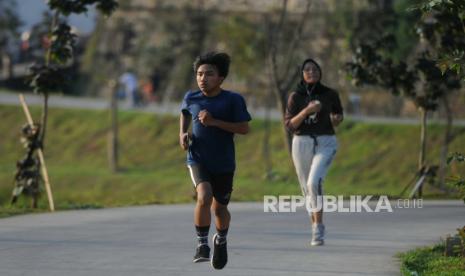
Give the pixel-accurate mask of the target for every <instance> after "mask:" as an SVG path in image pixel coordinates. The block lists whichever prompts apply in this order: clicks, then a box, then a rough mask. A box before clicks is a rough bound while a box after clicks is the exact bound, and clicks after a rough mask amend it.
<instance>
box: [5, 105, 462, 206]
mask: <svg viewBox="0 0 465 276" xmlns="http://www.w3.org/2000/svg"><path fill="white" fill-rule="evenodd" d="M31 110H32V113H33V117H34V118H36V119H38V118H39V115H40V113H39V112H40V109H39V108H38V107H33V108H32V109H31ZM0 116H1V118H2V123H1V124H0V206H3V208H1V209H0V214H1V213H3V214H11V213H13V214H14V213H15V212H18V213H21V212H23V210H24V208H25V207H26V206H28V204H29V202H28V200H21V201H20V202H19V203H18V205H17V207H15V208H11V207H10V206H9V201H10V196H11V191H12V189H13V182H12V180H13V175H14V173H15V162H16V161H17V160H19V159H21V158H22V157H23V155H24V154H25V150H24V149H23V148H22V145H21V143H20V142H19V135H20V134H19V132H20V128H21V126H22V125H23V124H24V123H25V121H26V120H25V117H24V115H23V112H22V110H21V109H20V107H18V106H6V105H0ZM119 124H120V125H119V128H120V135H119V141H120V166H121V168H122V170H121V172H119V173H116V174H112V173H111V172H110V171H109V169H108V165H107V132H108V129H109V113H108V112H107V111H92V110H75V109H73V110H67V109H60V108H53V109H51V110H50V114H49V124H48V126H47V137H46V141H45V158H46V162H47V167H48V170H49V175H50V179H51V184H52V191H53V195H54V198H55V205H56V206H57V208H58V209H68V208H99V207H110V206H127V205H138V204H153V203H160V204H166V203H182V202H191V201H192V193H193V189H192V185H191V183H190V179H189V175H188V172H187V169H186V168H185V165H184V160H185V153H184V152H183V151H182V150H181V149H180V147H179V146H178V118H176V117H172V116H162V115H155V114H145V113H137V112H120V113H119ZM264 130H265V127H264V122H263V121H261V120H253V121H252V131H251V133H250V134H249V135H246V136H236V138H235V139H236V145H237V147H236V152H237V155H236V159H237V172H236V176H235V183H234V193H233V197H232V200H234V201H261V200H263V195H279V194H295V195H298V194H299V193H300V188H299V185H298V183H297V178H296V176H295V172H294V168H293V165H292V162H291V159H290V157H289V155H288V153H287V151H286V148H285V146H284V140H283V135H282V133H283V132H282V129H281V125H280V123H279V122H273V123H272V124H271V133H272V134H271V137H270V148H271V163H272V167H273V172H272V179H271V180H267V179H266V177H265V175H266V171H265V157H264V155H263V143H262V141H263V140H264V133H265V131H264ZM337 132H338V133H337V135H338V139H339V151H338V153H337V155H336V158H335V160H334V163H333V165H332V167H331V169H330V171H329V174H328V176H327V178H326V182H325V185H324V188H325V192H326V193H327V194H335V195H368V194H373V195H381V194H382V195H389V196H398V195H399V193H400V192H401V191H402V189H403V188H404V186H405V185H406V184H407V183H408V182H409V181H411V179H412V178H413V177H414V172H415V170H416V166H417V153H418V150H419V145H418V141H419V127H418V126H402V125H377V124H367V123H354V122H349V121H347V122H344V123H343V124H342V125H341V127H340V128H339V129H338V130H337ZM428 135H429V141H428V155H427V159H428V162H429V163H431V164H437V163H438V159H439V152H440V144H441V141H442V135H443V127H441V126H435V125H432V126H429V128H428ZM454 151H462V152H464V151H465V135H464V134H462V135H461V136H459V137H457V138H456V139H455V140H454V142H453V143H452V145H451V147H450V152H454ZM449 170H450V173H458V174H461V175H465V173H464V172H465V168H463V166H462V167H460V165H459V164H454V165H453V166H452V167H450V168H449ZM424 194H425V196H426V197H444V195H443V194H441V193H440V192H439V191H437V190H436V189H434V188H432V187H426V188H425V190H424ZM46 206H47V201H46V197H45V193H44V194H43V196H42V199H41V201H40V207H41V208H42V209H45V208H46Z"/></svg>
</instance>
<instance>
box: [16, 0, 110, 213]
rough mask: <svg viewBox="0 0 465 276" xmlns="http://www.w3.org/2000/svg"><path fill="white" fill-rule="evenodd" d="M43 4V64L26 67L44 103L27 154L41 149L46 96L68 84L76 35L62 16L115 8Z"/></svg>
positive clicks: (53, 0)
mask: <svg viewBox="0 0 465 276" xmlns="http://www.w3.org/2000/svg"><path fill="white" fill-rule="evenodd" d="M47 4H48V6H49V8H50V10H51V11H52V12H53V18H52V22H51V25H50V30H49V34H48V36H47V37H46V38H45V41H44V42H45V45H46V49H47V51H46V54H45V57H44V61H43V62H36V63H35V64H34V65H33V66H32V67H31V68H30V71H31V75H30V77H29V79H30V86H31V87H32V88H33V90H34V92H35V93H39V94H41V95H42V96H43V97H44V100H43V108H42V116H41V123H40V124H39V126H40V128H38V133H35V132H34V131H29V132H31V133H32V134H27V135H29V136H31V135H32V136H34V144H35V146H34V147H29V151H31V149H33V150H35V149H41V150H43V149H44V145H45V134H46V126H47V115H48V97H49V94H50V93H52V92H57V91H63V88H64V87H65V86H66V84H67V83H68V82H69V81H70V80H69V76H68V75H67V73H66V71H65V67H66V65H67V64H68V63H69V62H70V60H71V59H72V58H73V49H74V44H75V38H76V35H75V34H73V33H72V32H71V27H70V26H69V25H68V24H67V23H66V22H65V20H64V19H63V18H62V17H63V16H69V15H70V14H80V13H85V12H87V11H88V8H89V6H91V5H93V4H95V5H96V7H97V9H98V10H99V11H101V12H102V13H103V14H105V15H110V14H111V13H112V12H113V11H114V10H115V9H116V7H117V2H116V1H115V0H68V1H62V0H49V1H48V2H47ZM31 128H32V129H35V127H33V126H31ZM29 132H27V133H29ZM32 152H33V151H32ZM28 154H29V152H28ZM40 165H41V164H39V166H40ZM18 174H21V171H19V172H18ZM16 185H17V186H18V185H21V183H20V182H16ZM15 191H17V192H18V191H19V193H18V194H16V196H19V194H20V193H21V191H23V190H21V189H19V190H17V189H16V188H15ZM37 192H38V191H37ZM34 207H37V206H34Z"/></svg>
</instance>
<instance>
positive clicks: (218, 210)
mask: <svg viewBox="0 0 465 276" xmlns="http://www.w3.org/2000/svg"><path fill="white" fill-rule="evenodd" d="M213 211H214V213H215V216H217V217H221V216H223V215H224V214H226V213H227V212H228V207H227V206H223V205H216V206H215V207H214V208H213Z"/></svg>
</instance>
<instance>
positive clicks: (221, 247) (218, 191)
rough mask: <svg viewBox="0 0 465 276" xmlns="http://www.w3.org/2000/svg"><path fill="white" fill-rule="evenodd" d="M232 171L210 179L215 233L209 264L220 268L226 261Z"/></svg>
mask: <svg viewBox="0 0 465 276" xmlns="http://www.w3.org/2000/svg"><path fill="white" fill-rule="evenodd" d="M233 175H234V174H233V173H225V174H220V175H216V176H215V177H214V178H213V179H212V190H213V204H212V209H213V212H214V214H215V226H216V231H217V233H216V234H215V235H214V236H213V255H212V259H211V264H212V266H213V268H215V269H222V268H224V267H225V266H226V263H227V262H228V251H227V242H226V236H227V234H228V230H229V223H230V221H231V214H230V213H229V210H228V204H229V199H230V197H231V192H232V182H233Z"/></svg>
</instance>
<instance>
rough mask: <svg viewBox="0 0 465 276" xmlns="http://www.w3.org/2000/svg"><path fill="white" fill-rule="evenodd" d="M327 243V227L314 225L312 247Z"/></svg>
mask: <svg viewBox="0 0 465 276" xmlns="http://www.w3.org/2000/svg"><path fill="white" fill-rule="evenodd" d="M324 243H325V225H324V224H322V223H321V224H313V225H312V242H311V243H310V244H311V246H319V245H323V244H324Z"/></svg>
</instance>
